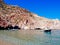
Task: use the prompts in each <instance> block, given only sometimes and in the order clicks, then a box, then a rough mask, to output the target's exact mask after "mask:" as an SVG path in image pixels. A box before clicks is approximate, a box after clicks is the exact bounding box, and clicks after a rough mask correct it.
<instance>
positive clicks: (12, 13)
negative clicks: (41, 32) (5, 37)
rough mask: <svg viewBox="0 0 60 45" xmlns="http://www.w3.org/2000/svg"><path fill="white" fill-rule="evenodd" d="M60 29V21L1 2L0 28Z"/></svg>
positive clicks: (0, 0)
mask: <svg viewBox="0 0 60 45" xmlns="http://www.w3.org/2000/svg"><path fill="white" fill-rule="evenodd" d="M2 27H3V28H7V27H19V28H20V29H60V21H59V20H58V19H47V18H44V17H40V16H38V15H37V14H34V13H31V12H29V11H28V10H26V9H23V8H20V7H18V6H11V5H7V4H5V3H4V2H3V1H2V0H0V28H2Z"/></svg>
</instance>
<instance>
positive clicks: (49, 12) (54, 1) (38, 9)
mask: <svg viewBox="0 0 60 45" xmlns="http://www.w3.org/2000/svg"><path fill="white" fill-rule="evenodd" d="M4 1H5V3H7V4H9V5H18V6H20V7H22V8H25V9H27V10H29V11H30V12H33V13H36V14H38V15H39V16H43V17H46V18H50V19H55V18H58V19H60V0H4Z"/></svg>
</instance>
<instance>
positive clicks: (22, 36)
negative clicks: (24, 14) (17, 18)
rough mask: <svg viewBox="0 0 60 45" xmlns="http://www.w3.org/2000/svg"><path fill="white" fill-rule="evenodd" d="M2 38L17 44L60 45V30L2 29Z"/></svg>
mask: <svg viewBox="0 0 60 45" xmlns="http://www.w3.org/2000/svg"><path fill="white" fill-rule="evenodd" d="M0 39H2V40H4V41H6V42H10V43H14V44H15V45H60V30H52V32H48V33H46V32H43V31H39V30H38V31H27V30H26V31H0Z"/></svg>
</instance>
